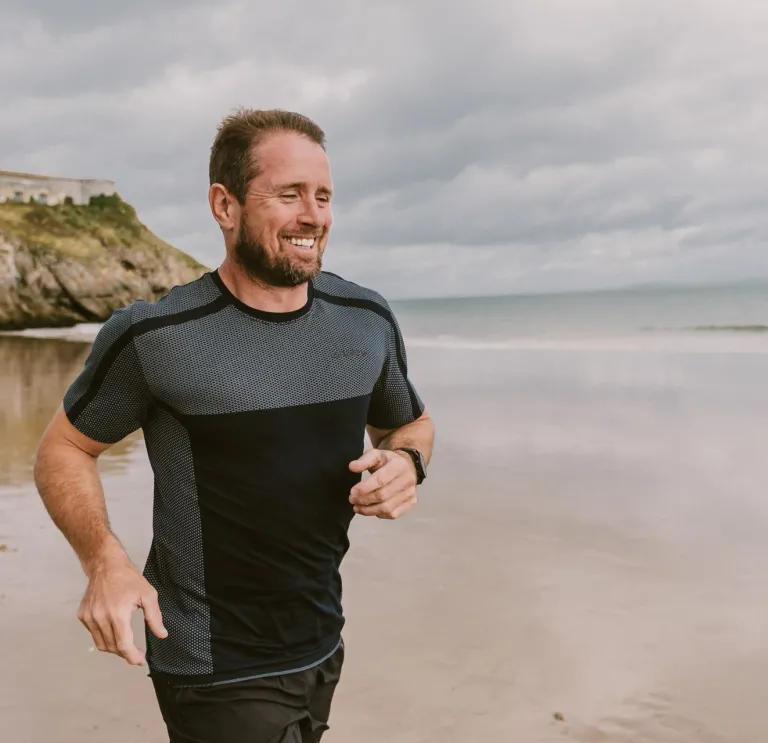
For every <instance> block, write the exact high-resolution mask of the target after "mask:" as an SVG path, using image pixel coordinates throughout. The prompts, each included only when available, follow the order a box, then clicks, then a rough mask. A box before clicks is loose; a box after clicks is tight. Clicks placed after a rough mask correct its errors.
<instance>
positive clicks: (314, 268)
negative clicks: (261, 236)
mask: <svg viewBox="0 0 768 743" xmlns="http://www.w3.org/2000/svg"><path fill="white" fill-rule="evenodd" d="M318 240H319V238H318ZM234 254H235V260H236V261H237V264H238V265H239V266H240V268H242V269H243V271H244V272H245V273H246V275H248V276H249V277H250V278H252V279H254V280H255V281H258V282H260V283H262V284H267V285H268V286H280V287H294V286H299V285H300V284H304V283H306V282H307V281H309V280H310V279H314V278H315V277H316V276H317V275H318V274H319V273H320V271H321V270H322V253H321V252H320V250H319V249H318V250H317V257H316V259H315V260H313V261H311V262H307V261H294V260H291V257H290V256H288V255H286V254H285V253H283V252H281V253H280V254H279V255H277V256H275V257H272V256H270V255H269V253H268V252H267V251H266V250H265V248H264V246H263V245H262V244H261V243H260V242H259V241H258V240H256V239H255V238H254V237H253V236H252V235H251V233H250V230H249V229H248V225H247V224H246V221H245V218H244V217H243V218H242V219H241V220H240V232H239V234H238V236H237V242H236V243H235V249H234Z"/></svg>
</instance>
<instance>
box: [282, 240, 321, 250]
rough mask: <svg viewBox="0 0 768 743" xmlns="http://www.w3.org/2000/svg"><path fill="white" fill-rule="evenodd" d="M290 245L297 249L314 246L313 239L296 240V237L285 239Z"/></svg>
mask: <svg viewBox="0 0 768 743" xmlns="http://www.w3.org/2000/svg"><path fill="white" fill-rule="evenodd" d="M285 239H286V240H287V241H288V242H289V243H291V245H296V246H297V247H299V248H311V247H312V246H313V245H314V244H315V238H313V237H312V238H301V239H300V238H298V237H286V238H285Z"/></svg>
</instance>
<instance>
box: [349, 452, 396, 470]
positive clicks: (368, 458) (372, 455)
mask: <svg viewBox="0 0 768 743" xmlns="http://www.w3.org/2000/svg"><path fill="white" fill-rule="evenodd" d="M386 461H387V460H386V457H385V456H384V453H383V452H382V451H381V450H380V449H368V451H367V452H365V454H363V456H362V457H360V458H359V459H356V460H355V461H354V462H350V463H349V469H350V470H351V471H352V472H365V470H377V469H378V468H379V467H382V466H383V465H384V464H385V462H386Z"/></svg>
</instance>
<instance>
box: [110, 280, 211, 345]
mask: <svg viewBox="0 0 768 743" xmlns="http://www.w3.org/2000/svg"><path fill="white" fill-rule="evenodd" d="M220 299H221V292H220V291H219V289H218V287H217V286H216V284H215V283H214V281H213V280H212V279H211V277H210V275H209V274H203V276H201V277H200V278H199V279H195V280H194V281H192V282H190V283H188V284H182V285H179V286H175V287H173V288H172V289H171V290H170V291H169V292H168V293H167V294H165V295H164V296H162V297H160V298H159V299H157V300H155V301H147V300H146V299H137V300H134V301H133V302H131V303H130V304H127V305H125V306H124V307H119V308H117V309H115V310H114V311H113V312H112V314H111V315H110V317H109V318H108V319H107V320H106V322H105V323H104V324H103V325H102V326H101V329H100V330H99V333H98V336H97V339H96V342H97V344H107V345H112V344H113V343H114V342H115V341H117V340H118V339H120V338H123V340H127V339H129V338H131V337H133V336H135V335H136V334H137V333H143V332H145V331H146V330H149V329H152V328H155V327H162V326H164V325H166V324H170V323H173V322H175V321H176V319H177V318H179V319H182V318H184V317H185V316H188V315H190V314H191V315H198V314H199V311H200V310H201V309H202V308H204V307H205V306H206V305H214V304H215V303H216V301H217V300H220Z"/></svg>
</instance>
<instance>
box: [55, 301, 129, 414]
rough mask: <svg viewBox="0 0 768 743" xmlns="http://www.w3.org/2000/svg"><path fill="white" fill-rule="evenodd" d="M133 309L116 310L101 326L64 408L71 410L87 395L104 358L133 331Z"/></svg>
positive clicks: (67, 394)
mask: <svg viewBox="0 0 768 743" xmlns="http://www.w3.org/2000/svg"><path fill="white" fill-rule="evenodd" d="M131 324H132V320H131V308H130V307H126V308H124V309H119V310H115V311H114V312H113V313H112V315H111V316H110V317H109V319H108V320H107V321H106V322H105V323H104V325H102V326H101V328H100V329H99V332H98V333H97V334H96V338H95V339H94V342H93V344H92V345H91V350H90V352H89V353H88V357H87V358H86V360H85V365H84V367H83V370H82V372H81V373H80V374H79V375H78V377H77V378H76V379H75V380H74V381H73V382H72V384H71V385H70V387H69V389H68V390H67V392H66V394H65V395H64V407H65V409H67V410H69V409H71V408H72V406H73V405H75V404H76V403H77V401H78V400H79V399H80V398H81V397H82V396H83V395H85V394H86V392H87V391H88V388H89V386H90V385H91V382H92V381H93V378H94V374H95V372H96V370H97V369H98V367H99V364H100V363H101V362H102V360H103V359H104V356H105V355H106V354H107V353H108V352H109V350H110V349H111V348H112V346H113V345H114V344H115V343H116V342H117V341H119V340H120V338H121V336H123V334H128V333H130V329H131Z"/></svg>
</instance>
